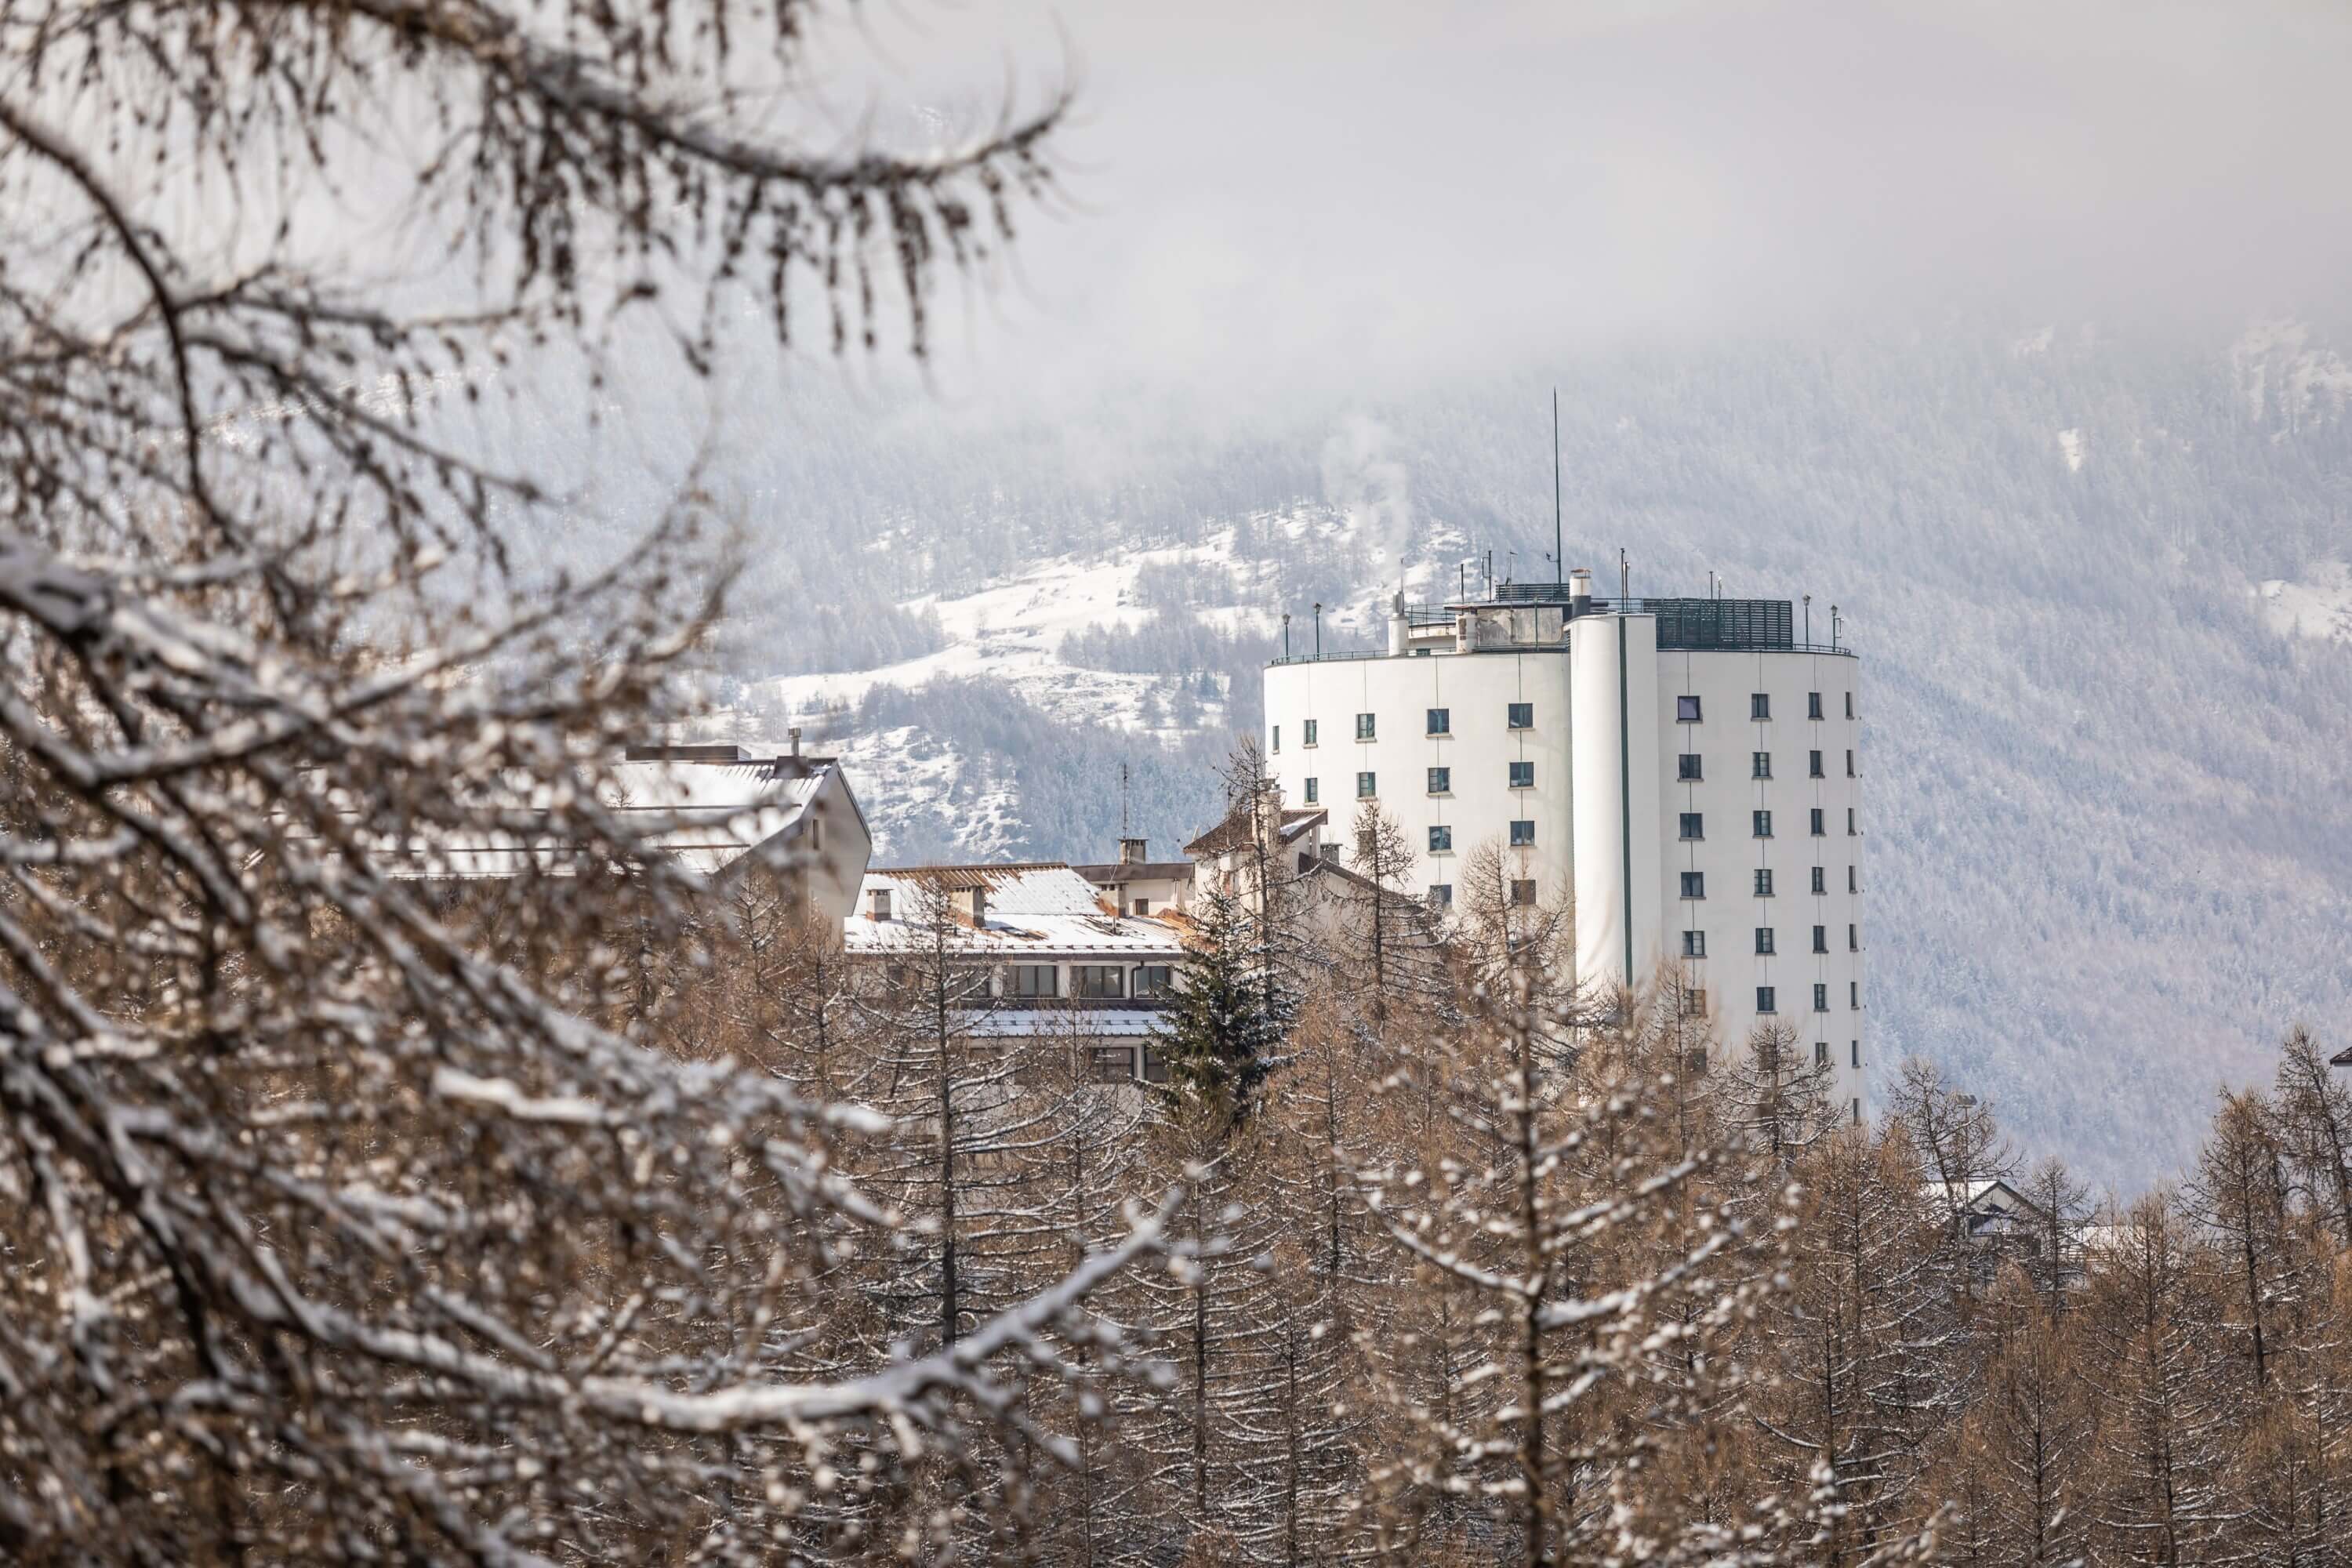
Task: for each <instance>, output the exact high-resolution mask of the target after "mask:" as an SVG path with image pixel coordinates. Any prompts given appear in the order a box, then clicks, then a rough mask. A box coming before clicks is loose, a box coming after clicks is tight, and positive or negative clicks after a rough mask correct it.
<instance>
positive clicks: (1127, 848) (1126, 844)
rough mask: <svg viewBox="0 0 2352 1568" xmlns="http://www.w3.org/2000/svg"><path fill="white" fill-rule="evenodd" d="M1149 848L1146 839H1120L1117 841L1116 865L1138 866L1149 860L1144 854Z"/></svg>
mask: <svg viewBox="0 0 2352 1568" xmlns="http://www.w3.org/2000/svg"><path fill="white" fill-rule="evenodd" d="M1150 847H1151V841H1150V839H1148V838H1122V839H1120V840H1119V841H1118V863H1119V864H1120V865H1122V866H1140V865H1142V864H1143V863H1144V861H1145V860H1147V859H1149V858H1150V856H1148V855H1147V854H1145V851H1146V850H1148V849H1149V848H1150Z"/></svg>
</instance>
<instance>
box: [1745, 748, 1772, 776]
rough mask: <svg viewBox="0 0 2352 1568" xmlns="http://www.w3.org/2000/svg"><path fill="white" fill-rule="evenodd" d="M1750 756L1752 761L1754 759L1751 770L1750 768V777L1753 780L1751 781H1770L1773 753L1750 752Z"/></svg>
mask: <svg viewBox="0 0 2352 1568" xmlns="http://www.w3.org/2000/svg"><path fill="white" fill-rule="evenodd" d="M1748 756H1749V757H1750V758H1752V759H1753V761H1752V762H1751V763H1749V768H1748V777H1749V778H1751V779H1769V778H1770V777H1771V776H1772V753H1771V752H1749V753H1748Z"/></svg>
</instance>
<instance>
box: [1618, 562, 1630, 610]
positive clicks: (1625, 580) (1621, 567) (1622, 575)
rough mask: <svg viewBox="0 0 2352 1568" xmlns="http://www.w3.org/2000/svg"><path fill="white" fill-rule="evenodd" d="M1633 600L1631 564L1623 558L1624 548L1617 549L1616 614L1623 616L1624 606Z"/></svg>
mask: <svg viewBox="0 0 2352 1568" xmlns="http://www.w3.org/2000/svg"><path fill="white" fill-rule="evenodd" d="M1631 603H1633V562H1631V561H1629V560H1627V559H1626V558H1625V547H1624V546H1623V545H1622V544H1621V545H1619V546H1618V547H1617V613H1618V614H1619V615H1621V616H1622V615H1623V614H1624V613H1625V606H1626V605H1629V604H1631Z"/></svg>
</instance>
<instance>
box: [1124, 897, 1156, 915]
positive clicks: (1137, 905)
mask: <svg viewBox="0 0 2352 1568" xmlns="http://www.w3.org/2000/svg"><path fill="white" fill-rule="evenodd" d="M1129 913H1130V914H1136V915H1149V914H1150V913H1151V900H1150V899H1138V900H1135V902H1134V904H1133V905H1132V906H1131V907H1130V908H1129Z"/></svg>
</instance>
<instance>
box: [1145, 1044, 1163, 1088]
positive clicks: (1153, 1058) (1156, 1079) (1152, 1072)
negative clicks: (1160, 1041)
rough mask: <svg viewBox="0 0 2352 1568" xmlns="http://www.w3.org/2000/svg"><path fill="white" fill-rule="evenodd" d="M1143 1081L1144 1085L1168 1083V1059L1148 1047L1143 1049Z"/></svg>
mask: <svg viewBox="0 0 2352 1568" xmlns="http://www.w3.org/2000/svg"><path fill="white" fill-rule="evenodd" d="M1143 1081H1144V1082H1146V1083H1166V1082H1167V1081H1168V1058H1166V1057H1164V1056H1162V1055H1160V1053H1159V1052H1158V1051H1155V1050H1153V1049H1152V1048H1151V1047H1150V1046H1146V1047H1143Z"/></svg>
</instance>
